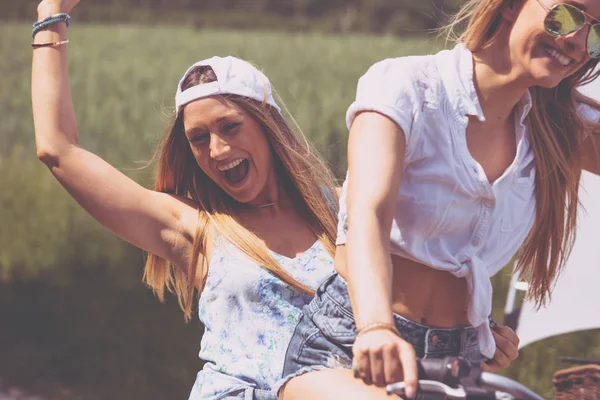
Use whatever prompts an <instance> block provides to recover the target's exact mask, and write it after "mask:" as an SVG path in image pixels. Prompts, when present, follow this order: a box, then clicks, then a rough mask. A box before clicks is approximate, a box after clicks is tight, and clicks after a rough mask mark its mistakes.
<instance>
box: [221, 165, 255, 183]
mask: <svg viewBox="0 0 600 400" xmlns="http://www.w3.org/2000/svg"><path fill="white" fill-rule="evenodd" d="M217 169H218V170H219V171H220V172H221V175H222V176H223V177H224V178H225V180H226V181H227V183H229V184H230V185H233V186H237V185H239V184H240V183H241V182H243V181H244V179H246V177H247V176H248V171H249V170H250V163H249V162H248V160H247V159H245V158H238V159H237V160H234V161H232V162H230V163H229V164H227V165H223V166H219V167H217Z"/></svg>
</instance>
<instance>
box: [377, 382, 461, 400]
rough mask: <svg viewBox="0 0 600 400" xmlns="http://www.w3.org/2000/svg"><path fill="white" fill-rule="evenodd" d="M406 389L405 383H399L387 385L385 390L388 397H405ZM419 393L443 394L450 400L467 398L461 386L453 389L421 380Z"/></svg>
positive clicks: (439, 383)
mask: <svg viewBox="0 0 600 400" xmlns="http://www.w3.org/2000/svg"><path fill="white" fill-rule="evenodd" d="M405 388H406V384H405V383H404V382H397V383H392V384H389V385H387V386H386V387H385V390H386V392H387V394H388V395H390V394H396V395H399V396H404V389H405ZM419 391H423V392H425V393H427V394H442V395H444V396H446V398H448V399H466V398H467V393H466V392H465V390H464V389H463V388H462V387H461V386H459V387H457V388H453V387H450V386H448V385H445V384H443V383H441V382H438V381H428V380H419V384H418V390H417V393H418V392H419Z"/></svg>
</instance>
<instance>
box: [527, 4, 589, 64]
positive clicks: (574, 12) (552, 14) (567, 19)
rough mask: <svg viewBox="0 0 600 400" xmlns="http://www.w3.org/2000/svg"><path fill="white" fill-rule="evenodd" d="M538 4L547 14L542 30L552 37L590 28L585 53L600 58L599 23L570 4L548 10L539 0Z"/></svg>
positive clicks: (559, 5)
mask: <svg viewBox="0 0 600 400" xmlns="http://www.w3.org/2000/svg"><path fill="white" fill-rule="evenodd" d="M538 3H540V5H541V6H542V7H544V9H545V10H546V11H547V12H548V14H546V18H545V19H544V28H545V29H546V32H548V34H550V35H552V36H554V37H561V36H566V35H569V34H571V33H573V32H576V31H578V30H580V29H581V28H583V27H584V26H585V25H589V26H590V31H589V33H588V37H587V52H588V54H589V56H590V57H591V58H600V21H599V20H597V19H596V18H594V17H592V16H591V15H589V14H587V13H586V12H584V11H582V10H580V9H579V8H577V7H575V6H572V5H570V4H565V3H559V4H555V5H554V6H552V7H550V8H548V6H546V5H545V4H544V3H542V1H541V0H538Z"/></svg>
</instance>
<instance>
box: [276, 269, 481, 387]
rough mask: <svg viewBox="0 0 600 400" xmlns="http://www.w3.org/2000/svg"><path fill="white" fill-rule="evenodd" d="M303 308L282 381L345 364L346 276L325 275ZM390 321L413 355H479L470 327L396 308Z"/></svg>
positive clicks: (348, 344)
mask: <svg viewBox="0 0 600 400" xmlns="http://www.w3.org/2000/svg"><path fill="white" fill-rule="evenodd" d="M303 311H304V312H303V316H302V319H301V320H300V322H299V324H298V326H297V327H296V330H295V331H294V335H293V336H292V340H291V342H290V344H289V347H288V350H287V353H286V357H285V365H284V369H283V378H284V379H283V381H284V382H287V381H288V380H289V379H291V378H292V377H294V376H297V375H301V374H303V373H305V372H310V371H315V370H323V369H329V368H351V365H352V345H353V343H354V339H355V337H356V325H355V323H354V317H353V316H352V309H351V306H350V298H349V296H348V287H347V285H346V282H344V280H343V279H342V278H341V277H340V276H339V275H337V274H334V275H332V276H331V277H330V278H327V279H326V280H325V281H324V282H323V283H322V284H321V286H320V287H319V289H318V290H317V293H316V296H315V298H314V299H313V300H312V301H311V302H310V303H309V304H308V305H307V306H305V307H304V310H303ZM394 321H395V323H396V327H397V328H398V331H399V332H400V335H401V336H402V338H403V339H404V340H406V341H407V342H409V343H411V344H412V345H413V347H414V349H415V352H416V354H417V357H419V358H427V357H429V358H443V357H447V356H462V357H464V358H466V359H467V360H469V361H471V362H482V361H484V358H483V356H482V355H481V353H480V351H479V343H478V340H477V330H476V329H475V328H473V327H466V328H456V329H438V328H429V327H427V326H423V325H420V324H417V323H416V322H412V321H409V320H407V319H406V318H403V317H401V316H399V315H396V314H395V315H394Z"/></svg>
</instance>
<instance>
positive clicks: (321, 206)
mask: <svg viewBox="0 0 600 400" xmlns="http://www.w3.org/2000/svg"><path fill="white" fill-rule="evenodd" d="M215 80H216V76H215V74H214V72H213V71H212V69H211V68H210V67H197V68H196V69H194V70H192V71H191V72H190V73H189V74H188V76H187V78H186V80H185V81H184V83H183V90H186V89H188V88H189V87H192V86H195V85H197V84H200V83H207V82H212V81H215ZM227 98H228V100H230V101H231V102H232V103H234V104H236V105H237V106H239V107H241V108H242V109H244V110H245V111H246V112H248V113H249V115H250V116H251V117H253V118H254V119H255V120H256V121H257V122H258V123H259V124H260V125H261V127H262V129H263V131H264V133H265V135H266V137H267V140H268V142H269V145H270V147H271V150H272V154H273V159H274V163H273V164H274V168H275V170H276V173H277V177H278V181H279V183H280V185H281V186H282V188H283V189H284V190H285V191H286V192H287V193H288V194H289V195H290V197H291V198H292V199H294V203H295V205H296V207H297V210H298V211H299V213H300V214H301V215H302V216H303V217H304V219H305V220H306V223H307V224H308V225H309V227H310V229H311V230H312V231H313V232H314V233H315V235H316V236H317V237H318V240H320V241H321V242H322V243H323V244H324V246H325V248H326V249H327V251H328V252H329V254H330V255H331V256H332V257H333V255H334V253H335V237H336V229H337V215H336V210H335V208H336V206H337V201H338V196H337V192H336V190H335V184H334V177H333V175H332V174H331V172H330V170H329V169H328V168H327V166H326V164H325V162H324V161H323V160H322V159H321V158H320V157H319V156H318V155H317V154H316V152H315V151H314V150H313V149H312V148H311V146H310V145H309V143H308V141H307V140H306V139H305V138H304V137H303V135H302V134H301V132H300V130H299V129H298V128H297V127H296V131H297V132H295V131H294V129H292V128H291V126H290V124H288V122H287V121H286V120H285V119H284V118H283V116H282V115H281V114H280V113H279V112H278V111H277V110H276V109H275V108H273V107H271V106H270V105H268V104H263V103H260V102H258V101H255V100H252V99H249V98H246V97H242V96H236V95H228V96H227ZM157 158H158V174H157V177H156V183H155V185H154V190H156V191H160V192H165V193H172V194H175V195H178V196H181V197H185V198H189V199H192V200H193V201H194V202H195V203H196V204H197V206H198V220H199V221H198V224H197V229H196V233H195V235H194V238H193V253H192V257H191V262H190V265H189V266H188V269H187V270H182V269H181V268H178V267H176V266H174V265H172V264H170V263H169V261H167V260H165V259H163V258H160V257H158V256H156V255H154V254H149V255H148V259H147V261H146V266H145V271H144V280H145V281H146V283H147V284H148V285H149V286H150V287H151V288H152V289H153V291H154V292H155V294H156V295H157V296H158V298H159V299H160V300H161V301H164V296H165V289H166V290H169V291H171V292H173V293H175V294H176V295H177V298H178V301H179V305H180V307H181V308H182V310H183V311H184V314H185V317H186V319H187V320H189V319H190V317H191V310H192V304H193V299H194V293H195V292H196V290H198V292H201V291H202V288H203V286H204V284H205V280H206V275H207V271H208V262H207V257H205V255H206V254H205V249H206V248H207V240H208V238H209V237H210V236H209V235H208V233H209V232H211V231H212V232H214V233H215V234H217V235H218V236H219V237H221V238H223V239H225V240H227V241H229V242H230V243H232V244H233V245H234V246H235V247H237V248H238V249H239V250H240V251H241V252H242V253H244V254H245V255H247V256H248V257H250V258H251V259H252V260H253V261H254V262H256V263H257V264H258V265H261V266H262V267H264V268H265V269H266V270H268V271H270V272H272V273H273V274H274V275H275V276H277V277H278V278H280V279H281V280H283V281H284V282H286V283H287V284H289V285H291V286H292V287H294V288H296V289H299V290H301V291H303V292H306V293H312V290H311V289H310V288H309V287H307V286H306V285H304V284H302V283H300V282H298V281H296V280H295V279H294V278H293V277H292V276H291V275H290V274H289V273H287V272H286V271H285V270H284V269H283V268H281V266H280V265H279V264H278V263H277V262H276V261H275V259H273V257H272V256H271V255H270V253H269V251H268V249H267V248H266V246H265V245H264V242H262V241H261V240H260V239H259V238H258V237H257V236H256V235H255V234H254V233H252V232H250V231H249V230H248V229H246V228H244V227H243V226H242V225H241V224H240V223H239V222H238V221H237V219H236V212H237V210H238V209H239V206H240V204H239V203H237V202H236V201H235V200H234V199H233V198H231V197H230V196H229V195H227V194H226V193H225V192H224V191H223V190H222V189H221V188H220V187H219V186H218V185H217V184H216V183H215V182H214V181H212V180H211V179H210V178H209V177H208V176H207V175H206V174H205V173H204V172H203V171H202V170H201V169H200V167H199V166H198V164H197V162H196V159H195V158H194V155H193V154H192V151H191V149H190V146H189V143H188V141H187V139H186V136H185V134H184V128H183V110H182V111H180V112H179V114H178V115H177V116H176V117H175V121H174V123H173V124H172V126H171V128H170V130H169V131H168V134H167V135H166V137H165V138H164V140H163V142H162V143H160V144H159V146H158V147H157ZM213 236H214V235H213ZM190 239H192V238H190ZM198 264H200V268H201V271H200V276H203V277H204V279H203V281H202V282H201V283H200V284H199V285H198V287H196V280H197V278H196V277H197V276H198V271H197V266H198ZM240 273H242V272H241V271H240Z"/></svg>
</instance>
